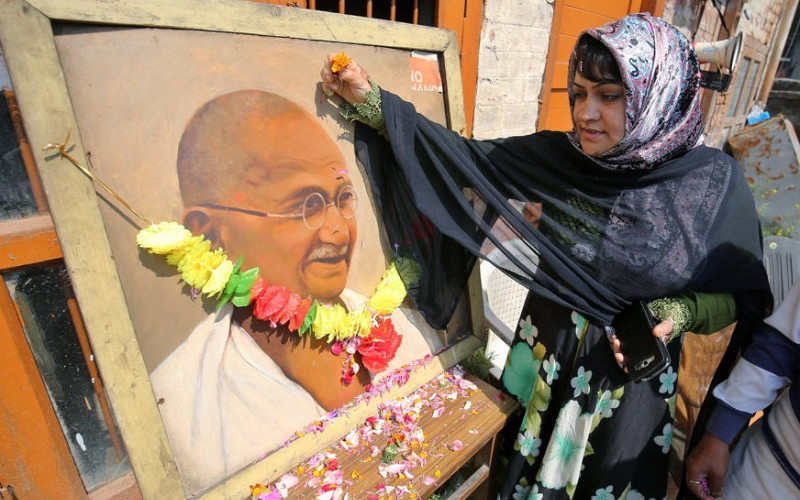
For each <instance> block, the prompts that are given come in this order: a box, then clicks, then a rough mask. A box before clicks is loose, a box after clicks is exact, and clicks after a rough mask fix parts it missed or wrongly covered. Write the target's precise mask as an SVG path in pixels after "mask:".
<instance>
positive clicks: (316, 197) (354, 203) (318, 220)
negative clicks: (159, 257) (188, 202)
mask: <svg viewBox="0 0 800 500" xmlns="http://www.w3.org/2000/svg"><path fill="white" fill-rule="evenodd" d="M199 205H200V206H201V207H206V208H214V209H217V210H227V211H230V212H237V213H240V214H245V215H254V216H256V217H281V218H285V219H301V218H302V219H303V223H304V224H305V226H306V227H307V228H308V229H310V230H312V231H313V230H315V229H319V228H321V227H322V225H323V224H325V214H326V213H327V212H328V208H329V207H332V206H334V205H335V206H336V207H337V208H338V209H339V213H341V214H342V217H344V218H345V219H351V218H353V217H355V215H356V208H358V197H357V196H356V192H355V190H354V189H353V187H352V186H345V187H344V188H342V189H341V190H340V191H339V193H338V194H337V195H336V200H335V201H330V202H327V201H325V196H323V195H322V193H318V192H314V193H311V194H309V195H308V196H306V198H305V200H303V206H302V207H301V208H300V212H297V213H288V214H273V213H269V212H261V211H259V210H250V209H247V208H238V207H230V206H227V205H217V204H215V203H200V204H199Z"/></svg>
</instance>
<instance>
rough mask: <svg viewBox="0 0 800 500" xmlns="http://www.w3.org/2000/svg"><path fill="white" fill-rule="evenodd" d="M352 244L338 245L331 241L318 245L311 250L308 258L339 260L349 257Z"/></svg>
mask: <svg viewBox="0 0 800 500" xmlns="http://www.w3.org/2000/svg"><path fill="white" fill-rule="evenodd" d="M349 253H350V246H349V245H345V246H336V245H331V244H329V243H324V244H322V245H317V246H316V247H314V248H313V249H312V250H311V252H309V254H308V257H306V260H339V259H344V258H347V256H348V254H349Z"/></svg>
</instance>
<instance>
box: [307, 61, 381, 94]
mask: <svg viewBox="0 0 800 500" xmlns="http://www.w3.org/2000/svg"><path fill="white" fill-rule="evenodd" d="M337 56H338V57H342V56H343V53H342V54H334V53H331V54H328V57H327V58H326V59H325V64H324V65H323V66H322V70H321V71H320V72H319V74H320V78H321V79H322V90H323V92H325V93H326V94H329V93H330V92H333V93H335V94H336V95H338V96H339V97H341V98H342V99H344V100H345V101H347V102H349V103H350V104H358V103H362V102H364V101H365V100H366V97H365V96H366V95H367V92H369V91H370V90H371V89H372V85H371V84H370V82H369V74H367V72H366V71H365V70H364V68H362V67H361V66H359V65H358V63H357V62H355V61H353V60H352V59H351V60H350V62H349V64H347V66H345V67H344V68H342V69H341V70H339V71H338V72H335V73H334V72H333V71H332V70H331V65H332V64H333V62H334V59H335V58H337ZM343 57H347V56H343Z"/></svg>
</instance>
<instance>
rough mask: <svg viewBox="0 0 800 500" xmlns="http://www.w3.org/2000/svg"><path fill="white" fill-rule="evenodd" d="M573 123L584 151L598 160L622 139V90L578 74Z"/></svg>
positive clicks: (620, 86)
mask: <svg viewBox="0 0 800 500" xmlns="http://www.w3.org/2000/svg"><path fill="white" fill-rule="evenodd" d="M573 86H574V91H575V104H574V106H573V108H572V121H573V123H574V124H575V132H576V133H577V134H578V139H579V140H580V143H581V148H583V151H584V152H585V153H586V154H588V155H590V156H599V155H601V154H603V153H605V152H606V151H608V150H610V149H611V148H613V147H614V146H616V145H617V144H618V143H619V141H621V140H622V137H623V136H624V135H625V89H624V87H623V86H622V84H621V83H619V82H610V81H600V82H593V81H591V80H588V79H586V78H585V77H584V76H583V75H582V74H581V73H580V72H579V71H576V72H575V81H574V82H573Z"/></svg>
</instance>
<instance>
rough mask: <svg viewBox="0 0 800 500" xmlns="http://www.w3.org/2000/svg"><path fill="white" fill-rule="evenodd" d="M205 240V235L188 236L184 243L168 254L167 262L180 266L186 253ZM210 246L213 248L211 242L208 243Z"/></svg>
mask: <svg viewBox="0 0 800 500" xmlns="http://www.w3.org/2000/svg"><path fill="white" fill-rule="evenodd" d="M204 241H205V238H204V237H203V235H199V236H192V237H190V238H188V239H187V240H186V241H185V242H184V243H183V244H182V245H180V246H178V247H177V248H175V249H174V250H173V251H172V252H170V253H169V254H168V255H167V264H169V265H171V266H176V267H177V266H179V265H180V263H181V261H182V260H183V258H184V257H186V254H188V253H189V252H191V251H192V249H193V248H194V247H196V246H197V245H202V244H203V242H204ZM208 248H211V244H210V243H209V244H208Z"/></svg>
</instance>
